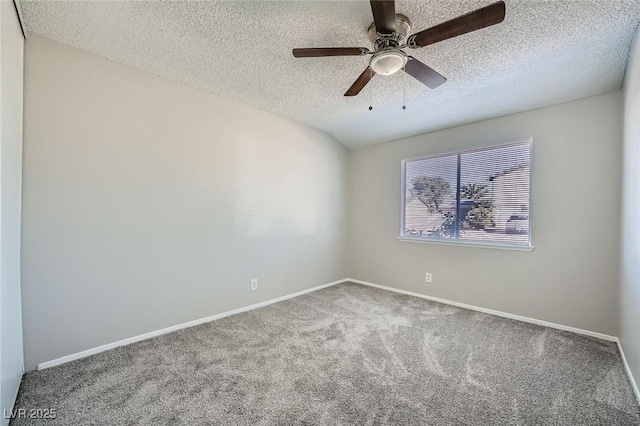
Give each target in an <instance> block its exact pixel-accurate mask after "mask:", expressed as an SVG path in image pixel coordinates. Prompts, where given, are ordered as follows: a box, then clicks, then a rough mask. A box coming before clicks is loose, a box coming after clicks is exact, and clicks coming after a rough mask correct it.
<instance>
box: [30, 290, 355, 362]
mask: <svg viewBox="0 0 640 426" xmlns="http://www.w3.org/2000/svg"><path fill="white" fill-rule="evenodd" d="M346 281H348V280H346V279H343V280H338V281H334V282H332V283H329V284H323V285H319V286H317V287H313V288H310V289H307V290H302V291H297V292H295V293H291V294H287V295H286V296H281V297H276V298H275V299H271V300H267V301H264V302H260V303H256V304H253V305H249V306H244V307H242V308H238V309H234V310H232V311H227V312H222V313H220V314H216V315H212V316H210V317H206V318H200V319H197V320H193V321H188V322H185V323H182V324H178V325H174V326H171V327H167V328H163V329H161V330H156V331H151V332H149V333H144V334H140V335H139V336H134V337H129V338H127V339H124V340H120V341H118V342H113V343H108V344H106V345H102V346H98V347H96V348H91V349H87V350H85V351H82V352H77V353H75V354H71V355H66V356H63V357H60V358H56V359H53V360H51V361H46V362H43V363H41V364H38V366H37V367H36V368H37V369H38V370H44V369H45V368H50V367H55V366H56V365H60V364H65V363H67V362H70V361H75V360H77V359H80V358H84V357H87V356H89V355H94V354H97V353H100V352H104V351H108V350H109V349H113V348H117V347H119V346H124V345H130V344H131V343H135V342H139V341H141V340H145V339H150V338H152V337H156V336H160V335H163V334H167V333H171V332H172V331H177V330H181V329H183V328H187V327H193V326H194V325H198V324H203V323H205V322H210V321H215V320H218V319H221V318H225V317H228V316H231V315H235V314H239V313H241V312H247V311H251V310H253V309H257V308H262V307H263V306H267V305H271V304H274V303H278V302H282V301H283V300H287V299H292V298H294V297H298V296H302V295H303V294H307V293H311V292H313V291H317V290H320V289H323V288H327V287H331V286H334V285H336V284H340V283H343V282H346Z"/></svg>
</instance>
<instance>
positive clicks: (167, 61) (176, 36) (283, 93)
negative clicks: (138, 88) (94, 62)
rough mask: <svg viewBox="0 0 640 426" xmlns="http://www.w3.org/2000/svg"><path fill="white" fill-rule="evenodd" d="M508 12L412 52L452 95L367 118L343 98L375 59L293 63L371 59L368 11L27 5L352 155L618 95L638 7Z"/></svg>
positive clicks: (422, 3)
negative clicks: (307, 50)
mask: <svg viewBox="0 0 640 426" xmlns="http://www.w3.org/2000/svg"><path fill="white" fill-rule="evenodd" d="M492 2H493V0H482V1H481V0H461V1H442V0H398V1H397V3H396V12H397V13H403V14H405V15H407V16H408V17H409V18H410V19H411V21H412V23H413V27H412V33H413V32H416V31H420V30H422V29H425V28H428V27H431V26H433V25H436V24H438V23H441V22H444V21H446V20H449V19H451V18H454V17H456V16H459V15H461V14H464V13H467V12H469V11H472V10H475V9H477V8H480V7H483V6H486V5H488V4H490V3H492ZM506 3H507V16H506V19H505V21H504V22H503V23H502V24H499V25H496V26H493V27H489V28H486V29H483V30H480V31H477V32H474V33H471V34H467V35H463V36H460V37H457V38H454V39H450V40H447V41H444V42H440V43H438V44H435V45H432V46H428V47H425V48H422V49H415V50H414V49H407V51H408V52H409V53H410V54H411V55H413V56H415V57H417V58H418V59H420V60H422V61H423V62H425V63H426V64H428V65H429V66H431V67H432V68H434V69H435V70H437V71H438V72H440V73H441V74H443V75H444V76H445V77H447V78H448V82H447V83H445V84H444V85H443V86H441V87H439V88H438V89H436V90H430V89H428V88H427V87H425V86H423V85H422V84H421V83H419V82H417V81H416V80H414V79H413V78H411V77H409V76H408V75H405V74H404V73H398V74H396V75H393V76H389V77H381V76H376V78H374V80H373V82H372V83H370V85H369V86H370V87H371V91H372V93H371V96H372V99H373V103H372V104H373V107H374V109H373V111H369V110H368V106H369V97H370V93H369V86H368V87H367V88H365V90H363V92H361V94H360V95H359V96H357V97H353V98H346V97H344V96H343V94H344V92H345V91H346V90H347V89H348V88H349V86H350V85H351V84H352V83H353V81H354V80H355V79H356V78H357V77H358V75H359V74H360V73H361V72H362V70H363V69H364V68H366V66H367V63H368V59H369V56H363V57H339V58H312V59H296V58H294V57H293V56H292V54H291V49H292V48H294V47H325V46H326V47H340V46H365V47H369V46H370V43H369V40H368V38H367V32H366V30H367V27H368V25H369V24H370V23H371V21H372V16H371V10H370V6H369V2H367V1H336V2H319V1H298V2H284V1H276V2H266V1H265V2H263V1H250V2H244V1H223V2H219V1H215V2H209V1H202V2H183V1H175V2H172V1H170V2H159V1H153V2H144V1H107V2H99V1H82V2H57V1H25V0H21V2H20V4H21V6H22V9H23V13H24V18H25V21H26V26H27V30H28V31H30V32H33V33H36V34H38V35H41V36H43V37H47V38H50V39H53V40H55V41H58V42H61V43H65V44H68V45H71V46H74V47H77V48H80V49H83V50H86V51H89V52H92V53H95V54H97V55H100V56H103V57H106V58H109V59H112V60H114V61H118V62H122V63H125V64H129V65H131V66H134V67H136V68H139V69H142V70H146V71H149V72H152V73H154V74H156V75H159V76H163V77H167V78H171V79H174V80H177V81H180V82H182V83H183V84H186V85H189V86H193V87H197V88H200V89H202V90H205V91H207V92H210V93H213V94H216V95H220V96H223V97H226V98H230V99H233V100H236V101H240V102H243V103H246V104H249V105H252V106H255V107H257V108H261V109H264V110H267V111H270V112H272V113H275V114H278V115H281V116H284V117H288V118H290V119H293V120H295V121H298V122H301V123H304V124H307V125H310V126H312V127H316V128H318V129H321V130H324V131H326V132H328V133H330V134H331V135H333V136H334V137H335V138H336V139H338V140H339V141H340V142H342V143H343V144H344V145H345V146H347V147H348V148H358V147H362V146H367V145H373V144H376V143H380V142H384V141H388V140H392V139H398V138H401V137H406V136H411V135H415V134H419V133H425V132H429V131H433V130H436V129H442V128H446V127H452V126H455V125H460V124H463V123H469V122H473V121H478V120H483V119H488V118H492V117H496V116H501V115H505V114H510V113H515V112H519V111H525V110H529V109H534V108H539V107H543V106H548V105H553V104H557V103H561V102H566V101H570V100H575V99H579V98H583V97H587V96H592V95H596V94H600V93H605V92H609V91H614V90H618V89H619V88H620V87H621V85H622V79H623V75H624V70H625V66H626V62H627V56H628V53H629V48H630V44H631V39H632V36H633V32H634V30H635V28H636V27H637V25H638V22H639V21H640V0H599V1H591V0H580V1H579V0H558V1H543V0H506ZM27 49H28V43H27ZM403 85H406V104H407V109H406V110H402V103H403V100H402V93H403Z"/></svg>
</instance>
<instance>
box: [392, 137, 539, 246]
mask: <svg viewBox="0 0 640 426" xmlns="http://www.w3.org/2000/svg"><path fill="white" fill-rule="evenodd" d="M530 181H531V139H527V140H523V141H518V142H513V143H509V144H502V145H496V146H492V147H487V148H481V149H474V150H467V151H459V152H455V153H449V154H443V155H436V156H430V157H423V158H416V159H411V160H404V161H403V189H404V190H403V199H402V207H403V209H402V212H403V215H402V216H403V217H402V229H401V237H403V238H407V239H417V240H425V241H429V240H431V241H447V242H459V243H474V244H487V245H500V246H516V247H530V246H531V226H530V215H529V209H530Z"/></svg>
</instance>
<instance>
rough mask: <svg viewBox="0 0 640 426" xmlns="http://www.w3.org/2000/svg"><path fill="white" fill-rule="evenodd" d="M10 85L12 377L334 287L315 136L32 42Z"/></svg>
mask: <svg viewBox="0 0 640 426" xmlns="http://www.w3.org/2000/svg"><path fill="white" fill-rule="evenodd" d="M25 89H26V91H25V138H24V207H23V210H24V216H23V297H24V333H25V357H26V367H27V369H33V368H34V367H35V366H36V364H38V363H41V362H43V361H49V360H52V359H55V358H58V357H61V356H64V355H68V354H72V353H75V352H78V351H82V350H85V349H89V348H93V347H96V346H99V345H102V344H106V343H111V342H115V341H118V340H121V339H124V338H127V337H131V336H136V335H139V334H142V333H145V332H150V331H154V330H157V329H161V328H164V327H168V326H172V325H175V324H179V323H183V322H185V321H189V320H194V319H198V318H202V317H206V316H209V315H213V314H216V313H219V312H223V311H228V310H231V309H234V308H238V307H241V306H246V305H250V304H253V303H257V302H260V301H264V300H268V299H271V298H275V297H278V296H282V295H286V294H290V293H293V292H295V291H299V290H303V289H308V288H310V287H314V286H317V285H321V284H325V283H329V282H332V281H334V280H338V279H341V278H344V277H345V275H346V269H345V251H344V250H343V240H344V235H345V224H346V215H345V205H346V190H345V188H346V182H345V176H346V165H347V164H346V162H347V151H346V149H345V148H344V147H342V146H341V145H340V144H338V143H337V142H336V141H335V140H334V139H332V138H331V137H329V136H328V135H326V134H324V133H321V132H319V131H316V130H313V129H310V128H308V127H306V126H302V125H299V124H296V123H294V122H292V121H289V120H286V119H282V118H279V117H276V116H274V115H272V114H269V113H266V112H263V111H260V110H257V109H255V108H252V107H248V106H245V105H242V104H238V103H235V102H231V101H228V100H224V99H221V98H218V97H215V96H213V95H210V94H207V93H204V92H201V91H198V90H195V89H192V88H188V87H185V86H182V85H180V84H178V83H175V82H172V81H169V80H165V79H162V78H158V77H155V76H153V75H151V74H148V73H146V72H142V71H138V70H136V69H133V68H131V67H128V66H125V65H121V64H118V63H115V62H112V61H109V60H107V59H103V58H99V57H97V56H94V55H92V54H89V53H85V52H82V51H80V50H77V49H73V48H71V47H66V46H63V45H61V44H57V43H55V42H52V41H49V40H46V39H43V38H39V37H37V36H35V35H31V36H30V37H29V39H28V41H27V43H26V48H25ZM251 278H258V279H259V286H260V288H259V290H258V291H257V292H250V291H249V280H250V279H251Z"/></svg>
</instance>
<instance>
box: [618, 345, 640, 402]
mask: <svg viewBox="0 0 640 426" xmlns="http://www.w3.org/2000/svg"><path fill="white" fill-rule="evenodd" d="M617 342H618V350H619V351H620V356H621V357H622V363H623V364H624V368H625V370H627V376H628V377H629V381H630V382H631V387H632V388H633V392H634V393H635V394H636V400H637V401H638V404H640V390H638V384H637V383H636V381H635V379H634V378H633V374H631V368H629V364H627V358H626V357H625V356H624V351H623V350H622V343H620V340H617Z"/></svg>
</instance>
